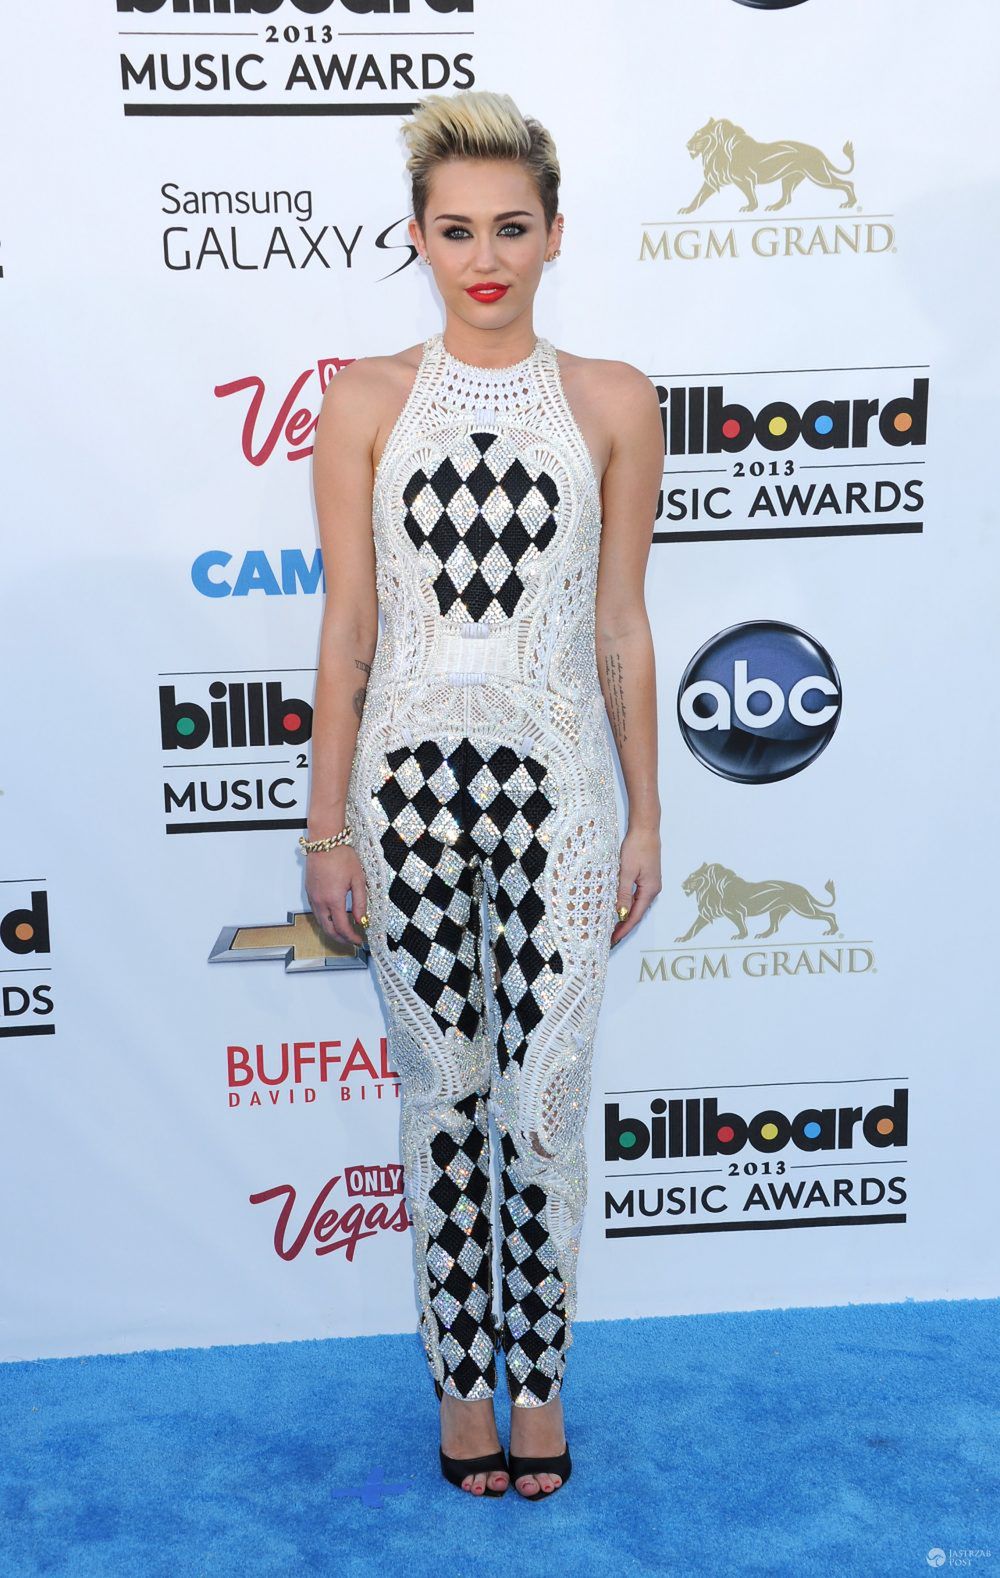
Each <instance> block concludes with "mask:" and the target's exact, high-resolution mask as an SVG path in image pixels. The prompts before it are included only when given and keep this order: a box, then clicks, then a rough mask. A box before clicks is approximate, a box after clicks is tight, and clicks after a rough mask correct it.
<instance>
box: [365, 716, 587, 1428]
mask: <svg viewBox="0 0 1000 1578" xmlns="http://www.w3.org/2000/svg"><path fill="white" fill-rule="evenodd" d="M374 776H375V781H374V782H369V783H365V784H362V785H355V786H354V790H353V804H354V807H355V815H356V817H357V821H358V824H359V832H360V836H359V837H358V838H357V840H356V841H357V844H358V849H359V854H360V855H361V858H362V861H363V864H364V866H365V873H366V878H367V885H368V912H369V927H368V940H369V946H370V949H371V953H372V958H373V961H374V964H375V967H376V971H377V976H378V980H379V984H380V986H381V988H382V993H383V997H384V1001H385V1009H386V1017H387V1028H388V1031H389V1038H390V1047H391V1051H392V1057H393V1066H394V1067H395V1068H396V1069H397V1070H398V1071H399V1073H400V1078H401V1097H402V1128H401V1150H402V1160H403V1164H404V1178H405V1185H406V1191H407V1196H408V1202H409V1206H410V1211H411V1215H412V1218H413V1225H414V1230H415V1237H414V1255H415V1269H416V1280H417V1285H418V1294H419V1307H420V1320H419V1332H420V1336H421V1339H422V1342H423V1346H424V1350H425V1353H426V1357H427V1362H428V1366H429V1368H430V1371H431V1374H432V1375H433V1376H434V1378H435V1379H436V1380H437V1381H438V1382H439V1383H440V1385H441V1386H442V1387H443V1389H444V1390H445V1391H446V1392H448V1393H449V1394H450V1395H452V1396H454V1397H459V1398H464V1399H470V1400H471V1399H477V1398H485V1397H491V1396H492V1395H493V1393H494V1391H495V1389H496V1386H497V1375H498V1370H497V1362H498V1357H499V1356H500V1355H501V1354H502V1355H503V1359H504V1364H505V1371H506V1380H507V1385H508V1390H509V1393H510V1397H511V1401H512V1403H513V1404H515V1405H517V1406H521V1407H531V1406H538V1405H541V1404H544V1403H546V1402H548V1401H549V1400H550V1399H551V1398H552V1397H554V1396H555V1395H556V1393H557V1392H558V1391H559V1389H560V1387H561V1384H562V1380H563V1375H564V1370H565V1364H566V1354H567V1350H568V1348H569V1346H570V1344H571V1342H572V1321H573V1316H574V1314H575V1308H576V1270H577V1260H578V1254H579V1246H580V1231H581V1227H582V1219H583V1210H584V1205H585V1201H586V1195H587V1161H586V1152H585V1142H584V1127H585V1118H586V1111H587V1106H588V1099H589V1094H590V1082H591V1067H592V1059H593V1045H594V1031H595V1028H596V1019H597V1014H598V1011H599V1008H600V1002H601V997H602V994H603V989H604V980H605V974H606V967H607V958H608V950H609V947H610V937H611V930H612V926H613V924H614V919H615V915H614V905H615V897H616V892H617V877H618V865H617V839H616V834H617V821H616V817H615V820H614V826H613V827H612V824H611V818H612V815H613V808H610V802H609V803H606V804H602V805H595V806H591V807H587V806H586V805H584V806H582V807H574V808H573V814H572V816H571V817H570V818H569V820H568V821H567V817H566V814H565V807H563V806H560V804H559V789H558V784H557V783H556V782H555V780H554V778H553V776H552V775H551V774H550V772H549V770H548V768H547V767H546V765H545V763H544V762H543V761H541V760H540V759H538V757H536V756H532V755H531V754H530V753H527V752H524V753H522V752H518V751H516V750H515V749H512V748H511V747H510V746H508V745H503V744H499V745H498V744H492V743H490V742H488V741H486V742H484V741H483V740H482V739H479V740H472V739H468V738H462V737H458V736H455V737H441V738H436V739H429V740H422V741H414V742H413V743H410V744H405V745H400V746H398V747H397V748H395V749H389V750H387V751H386V752H385V753H384V755H382V756H381V758H380V759H379V761H378V766H377V769H376V771H375V775H374ZM484 911H485V927H484V921H483V913H484ZM484 931H485V935H484ZM484 953H485V956H486V964H485V968H484ZM491 1130H492V1132H494V1133H495V1134H496V1136H497V1139H498V1142H499V1143H498V1144H497V1145H494V1144H493V1143H491ZM494 1159H495V1160H496V1162H497V1171H498V1174H499V1180H500V1190H499V1200H498V1202H497V1203H498V1206H499V1210H498V1212H497V1224H496V1225H497V1226H498V1227H499V1256H500V1272H501V1276H500V1309H499V1311H498V1310H497V1309H496V1305H495V1293H494V1253H495V1236H494V1233H495V1224H494V1194H495V1192H496V1191H495V1190H494V1186H493V1176H492V1163H493V1161H494Z"/></svg>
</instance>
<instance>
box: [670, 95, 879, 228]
mask: <svg viewBox="0 0 1000 1578" xmlns="http://www.w3.org/2000/svg"><path fill="white" fill-rule="evenodd" d="M687 148H688V152H689V153H690V155H691V157H692V159H697V157H698V155H699V154H700V155H701V162H702V173H703V175H704V182H703V184H702V188H701V191H700V192H699V193H698V195H697V197H696V198H695V199H694V202H693V203H688V205H687V207H686V208H679V209H678V210H677V212H678V213H679V214H692V213H694V210H695V209H696V208H700V207H701V205H702V203H706V202H707V201H708V199H709V198H710V197H711V196H712V194H713V193H714V192H718V191H719V190H720V188H721V187H723V186H738V187H739V189H740V191H741V192H742V193H743V195H744V197H745V198H746V199H747V200H746V202H745V203H741V205H740V213H741V214H746V213H753V212H754V210H755V209H756V207H757V188H758V186H768V185H770V183H771V182H772V181H780V182H781V196H780V197H779V198H778V199H777V201H776V202H774V203H768V204H767V205H766V208H767V212H769V213H771V212H773V211H774V209H776V208H784V207H785V205H786V203H789V202H790V201H791V197H792V193H793V192H794V191H795V188H796V187H797V186H798V185H799V183H800V182H801V181H804V180H805V179H806V178H807V177H808V179H809V180H810V181H814V182H815V184H816V185H817V186H825V187H828V188H831V189H834V190H837V191H841V192H845V193H846V194H847V195H846V196H845V198H844V201H843V202H842V203H841V205H840V206H841V208H851V207H852V206H853V205H854V204H855V203H856V202H857V198H856V197H855V195H854V186H853V184H852V182H850V181H846V180H845V179H844V176H845V175H847V174H849V173H850V171H851V170H853V169H854V144H853V143H852V142H845V144H844V148H843V152H844V154H845V156H846V157H847V158H848V159H849V160H850V161H851V162H850V164H849V165H848V166H847V169H846V170H838V169H837V168H836V166H835V165H832V164H831V163H830V161H829V159H828V158H827V157H826V154H825V153H821V152H820V150H819V149H818V148H813V147H812V146H811V144H809V143H807V142H755V141H754V139H753V138H752V137H748V136H747V134H746V132H745V131H744V130H743V127H742V126H734V125H733V122H732V121H717V120H712V119H711V117H710V118H709V119H708V120H707V121H706V122H705V124H704V126H703V127H702V128H701V130H700V131H696V132H695V134H694V136H693V137H692V138H691V139H690V140H689V142H688V145H687Z"/></svg>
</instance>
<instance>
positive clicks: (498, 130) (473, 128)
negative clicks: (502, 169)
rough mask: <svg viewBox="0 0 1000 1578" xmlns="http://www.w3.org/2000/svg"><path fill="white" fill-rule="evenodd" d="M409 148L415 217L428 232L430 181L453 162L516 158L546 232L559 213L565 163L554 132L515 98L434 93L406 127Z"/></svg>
mask: <svg viewBox="0 0 1000 1578" xmlns="http://www.w3.org/2000/svg"><path fill="white" fill-rule="evenodd" d="M402 130H403V137H404V138H405V140H406V145H407V147H408V149H409V158H408V159H407V161H406V168H407V169H408V170H409V172H410V187H411V195H412V202H413V217H414V218H415V219H416V221H417V224H418V225H419V226H420V229H421V230H423V229H424V217H425V215H426V212H427V197H428V192H429V189H430V179H431V175H432V174H433V171H434V167H435V165H438V164H441V163H443V162H444V161H446V160H448V159H515V160H517V161H518V163H520V164H523V165H524V166H525V168H526V169H527V171H528V174H529V175H530V176H531V177H532V179H533V180H534V183H535V187H536V189H537V191H538V196H539V200H540V202H541V205H542V212H543V213H544V215H545V227H546V229H547V230H548V229H551V227H552V222H553V220H554V219H555V217H556V213H557V211H558V208H559V180H560V171H559V160H558V158H557V157H556V145H555V143H554V141H553V139H552V136H551V133H549V132H548V131H546V129H545V127H544V126H542V125H541V124H540V122H539V121H537V120H535V119H534V117H533V116H531V115H522V114H521V111H520V110H519V109H518V107H517V105H516V104H515V103H514V100H513V99H512V98H511V96H510V94H509V93H489V92H487V91H486V89H480V88H475V89H472V88H470V89H463V90H460V91H459V92H457V93H453V94H451V95H447V94H443V93H429V94H427V95H426V96H425V97H424V98H422V99H421V100H420V101H419V103H418V105H417V108H416V109H415V110H414V112H413V114H412V115H410V116H408V117H407V119H406V120H404V122H403V128H402Z"/></svg>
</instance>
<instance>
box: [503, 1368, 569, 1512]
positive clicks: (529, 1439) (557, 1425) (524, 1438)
mask: <svg viewBox="0 0 1000 1578" xmlns="http://www.w3.org/2000/svg"><path fill="white" fill-rule="evenodd" d="M510 1450H511V1452H512V1453H515V1454H516V1455H517V1456H518V1457H558V1456H559V1454H560V1452H564V1451H565V1450H566V1433H565V1430H564V1427H563V1409H562V1398H561V1397H560V1395H559V1393H558V1392H557V1393H556V1395H555V1397H553V1398H552V1399H551V1400H550V1401H549V1402H547V1403H543V1404H542V1405H541V1406H540V1407H535V1408H518V1407H517V1406H516V1404H515V1405H513V1406H512V1407H511V1410H510ZM561 1484H562V1477H561V1475H559V1474H545V1473H543V1472H542V1471H541V1470H539V1472H538V1473H537V1474H522V1475H521V1476H520V1478H518V1479H516V1480H515V1481H514V1488H515V1489H516V1490H517V1491H518V1493H519V1494H520V1495H522V1496H534V1495H535V1494H536V1493H537V1492H538V1491H539V1490H542V1491H545V1492H549V1491H553V1490H558V1488H559V1486H560V1485H561Z"/></svg>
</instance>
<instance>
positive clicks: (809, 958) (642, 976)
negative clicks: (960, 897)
mask: <svg viewBox="0 0 1000 1578" xmlns="http://www.w3.org/2000/svg"><path fill="white" fill-rule="evenodd" d="M681 887H682V888H683V890H684V892H685V893H686V894H687V895H688V897H689V898H690V899H692V900H693V901H694V903H695V904H696V905H697V914H696V915H695V917H694V920H693V921H692V922H691V924H690V926H689V927H688V929H687V931H685V932H682V933H681V935H680V936H679V937H676V938H675V939H674V940H675V942H677V943H678V944H681V945H683V944H687V943H690V942H692V941H693V940H694V938H695V937H698V936H700V935H701V933H702V932H705V931H708V930H709V928H711V929H712V931H713V933H715V934H718V933H721V932H722V930H723V927H724V925H726V924H728V925H729V926H731V927H732V928H734V929H733V930H730V931H729V933H728V935H727V936H726V937H724V938H720V940H719V941H717V942H714V945H713V940H710V939H709V938H707V937H706V939H705V942H704V943H703V944H701V945H699V946H698V947H696V948H690V947H685V946H679V947H676V948H657V949H651V950H648V951H647V952H645V953H643V955H642V958H641V961H640V964H639V981H640V983H641V982H643V981H664V982H666V981H704V980H715V979H717V978H721V979H722V980H730V979H731V978H732V977H733V976H737V975H746V976H752V977H763V976H786V975H865V974H867V973H868V972H869V971H872V970H874V969H875V968H876V966H875V955H874V952H873V951H872V944H871V941H870V939H869V938H865V937H851V938H845V937H844V934H843V932H841V931H840V929H839V928H838V925H837V916H836V913H835V910H834V905H835V904H836V901H837V894H836V891H835V889H834V886H833V883H832V881H830V882H827V883H826V884H825V889H826V892H827V894H828V897H827V898H826V899H821V898H817V897H816V895H815V894H814V893H811V892H810V891H809V889H808V888H807V887H804V886H803V885H802V884H801V883H800V882H789V881H787V880H780V879H778V878H766V879H764V880H762V881H751V880H750V879H749V878H747V877H741V876H739V875H738V874H737V873H736V872H735V871H731V870H730V869H729V867H728V866H722V865H720V864H719V862H718V861H712V862H710V863H706V864H704V865H701V866H699V867H698V869H697V871H692V872H691V875H690V876H688V877H685V879H684V881H683V882H682V883H681ZM758 916H759V917H761V918H762V919H764V918H766V920H767V925H766V926H763V927H762V928H761V929H760V930H759V931H755V932H754V933H753V939H754V940H751V933H750V928H749V926H748V924H747V922H748V921H750V920H752V919H755V918H757V917H758ZM789 916H793V917H794V920H792V921H788V917H789ZM786 922H787V924H785V927H784V930H785V932H786V933H788V932H789V930H790V928H791V927H792V926H794V927H795V929H796V930H797V931H799V932H800V935H799V936H798V937H795V938H792V937H790V936H786V937H782V938H781V940H780V941H778V942H774V943H770V942H767V939H768V938H770V937H777V936H779V928H780V927H781V926H782V924H783V923H786ZM817 923H818V927H819V928H821V929H818V935H816V934H817ZM806 927H809V928H811V930H812V931H813V933H814V936H813V937H810V936H808V935H801V933H803V932H804V931H805V928H806ZM827 938H830V939H832V941H826V939H827ZM756 941H760V942H764V943H766V944H767V945H766V946H765V947H757V946H756Z"/></svg>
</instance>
